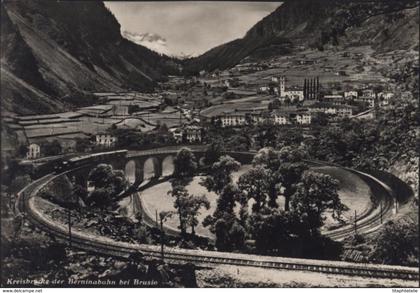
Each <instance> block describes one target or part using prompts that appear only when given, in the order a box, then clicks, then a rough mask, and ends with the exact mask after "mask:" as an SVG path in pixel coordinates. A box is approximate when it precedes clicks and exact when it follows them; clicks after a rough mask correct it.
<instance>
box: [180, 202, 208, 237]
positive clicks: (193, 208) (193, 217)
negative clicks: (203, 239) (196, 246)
mask: <svg viewBox="0 0 420 293" xmlns="http://www.w3.org/2000/svg"><path fill="white" fill-rule="evenodd" d="M202 207H204V208H205V209H207V210H208V209H209V208H210V202H209V201H208V199H207V198H206V196H205V195H202V196H193V195H190V196H189V197H188V198H187V199H186V209H187V223H188V224H189V225H190V226H191V234H192V235H195V227H196V226H197V225H198V220H197V216H198V215H199V214H200V213H199V210H200V208H202Z"/></svg>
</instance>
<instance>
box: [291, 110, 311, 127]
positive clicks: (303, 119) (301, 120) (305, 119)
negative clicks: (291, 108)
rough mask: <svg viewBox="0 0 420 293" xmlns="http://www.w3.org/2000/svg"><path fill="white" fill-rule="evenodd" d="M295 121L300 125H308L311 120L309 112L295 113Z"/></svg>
mask: <svg viewBox="0 0 420 293" xmlns="http://www.w3.org/2000/svg"><path fill="white" fill-rule="evenodd" d="M295 117H296V123H297V124H300V125H309V124H311V122H312V115H311V113H309V112H307V113H296V116H295Z"/></svg>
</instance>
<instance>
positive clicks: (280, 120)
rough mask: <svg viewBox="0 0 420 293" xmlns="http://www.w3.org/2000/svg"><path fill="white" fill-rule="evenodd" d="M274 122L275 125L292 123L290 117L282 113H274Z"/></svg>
mask: <svg viewBox="0 0 420 293" xmlns="http://www.w3.org/2000/svg"><path fill="white" fill-rule="evenodd" d="M272 121H273V124H274V125H286V124H289V123H290V121H289V115H288V114H287V113H286V112H282V111H273V112H272Z"/></svg>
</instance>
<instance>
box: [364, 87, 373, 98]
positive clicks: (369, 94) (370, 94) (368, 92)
mask: <svg viewBox="0 0 420 293" xmlns="http://www.w3.org/2000/svg"><path fill="white" fill-rule="evenodd" d="M362 96H363V97H371V98H374V97H375V92H374V91H373V90H371V89H366V90H363V91H362Z"/></svg>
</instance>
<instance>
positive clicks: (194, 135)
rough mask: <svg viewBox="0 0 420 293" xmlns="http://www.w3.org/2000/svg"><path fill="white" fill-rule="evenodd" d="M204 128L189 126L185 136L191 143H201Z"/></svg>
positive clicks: (184, 132)
mask: <svg viewBox="0 0 420 293" xmlns="http://www.w3.org/2000/svg"><path fill="white" fill-rule="evenodd" d="M201 132H202V127H200V126H196V125H189V126H186V127H185V128H184V131H183V135H184V137H185V139H186V141H188V142H189V143H195V142H201Z"/></svg>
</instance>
